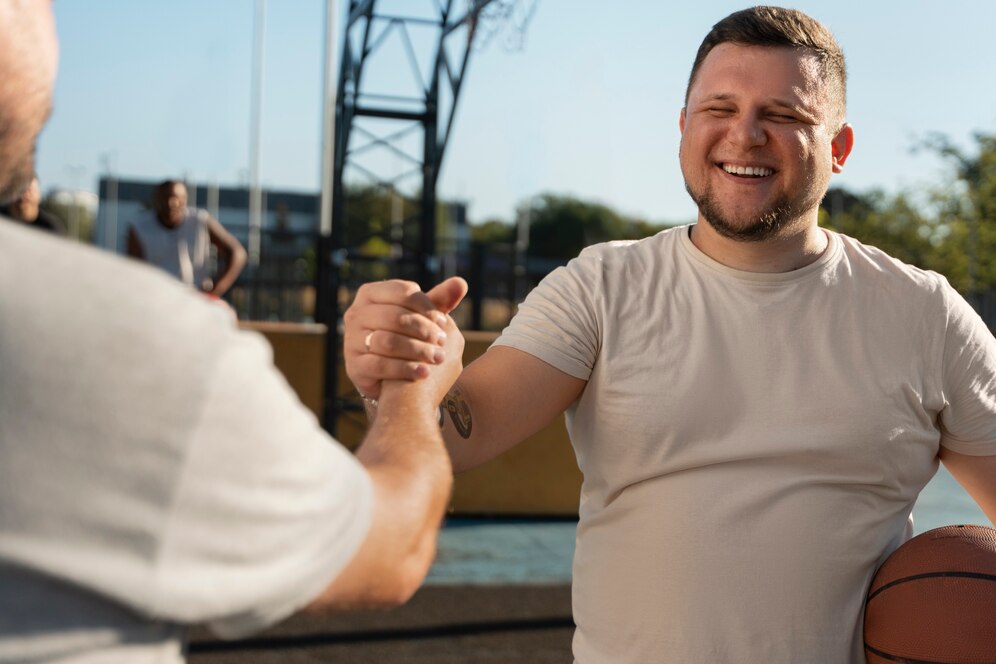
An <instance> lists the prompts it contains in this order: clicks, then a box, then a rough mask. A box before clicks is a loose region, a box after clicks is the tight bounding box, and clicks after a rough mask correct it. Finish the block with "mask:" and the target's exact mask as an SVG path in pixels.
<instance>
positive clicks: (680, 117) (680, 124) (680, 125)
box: [678, 106, 685, 134]
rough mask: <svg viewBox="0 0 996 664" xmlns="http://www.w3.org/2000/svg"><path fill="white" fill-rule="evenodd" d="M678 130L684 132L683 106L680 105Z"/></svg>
mask: <svg viewBox="0 0 996 664" xmlns="http://www.w3.org/2000/svg"><path fill="white" fill-rule="evenodd" d="M678 131H679V132H680V133H682V134H684V133H685V107H684V106H682V107H681V113H680V114H679V115H678Z"/></svg>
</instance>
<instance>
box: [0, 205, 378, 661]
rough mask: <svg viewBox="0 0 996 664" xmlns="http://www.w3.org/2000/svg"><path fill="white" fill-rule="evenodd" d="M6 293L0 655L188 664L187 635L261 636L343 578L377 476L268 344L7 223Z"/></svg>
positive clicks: (92, 253)
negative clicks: (195, 628)
mask: <svg viewBox="0 0 996 664" xmlns="http://www.w3.org/2000/svg"><path fill="white" fill-rule="evenodd" d="M29 276H30V278H26V277H29ZM0 283H3V284H5V286H4V287H3V288H2V289H0V662H25V661H32V662H34V661H39V662H41V661H46V662H47V661H59V662H73V663H76V662H80V663H83V662H97V661H99V662H101V663H110V662H122V663H124V662H127V663H128V664H134V663H137V662H159V663H164V662H174V661H178V660H179V659H180V648H181V637H182V633H183V632H182V629H183V626H184V625H189V624H192V623H206V624H208V625H209V626H211V627H212V628H213V629H214V631H216V632H217V633H218V634H220V635H222V636H241V635H245V634H248V633H250V632H252V631H254V630H258V629H261V628H263V627H266V626H268V625H271V624H273V623H274V622H276V621H278V620H280V619H282V618H285V617H286V616H288V615H289V614H291V613H292V612H294V611H295V610H297V609H299V608H300V607H301V606H303V605H304V604H306V603H307V602H309V601H310V600H311V599H313V598H314V597H315V596H316V595H317V594H318V593H319V592H320V591H322V590H323V589H324V588H325V587H326V585H327V584H328V583H329V582H330V581H331V580H332V579H333V578H334V577H335V576H336V575H337V574H338V572H339V571H341V570H342V569H343V568H344V567H345V565H346V564H347V563H348V562H349V560H350V559H351V557H352V555H353V554H354V553H355V551H356V550H357V548H358V547H359V545H360V543H361V542H362V541H363V539H364V537H365V536H366V532H367V529H368V528H369V524H370V517H371V510H372V502H373V498H372V489H371V486H370V482H369V478H368V477H367V475H366V473H365V472H364V470H363V469H362V467H360V465H359V463H358V462H357V461H356V460H355V459H354V458H353V456H352V455H351V454H350V453H349V452H348V451H347V450H345V449H344V448H343V447H341V446H340V445H338V444H337V443H336V442H335V441H334V440H332V439H331V438H330V437H329V436H328V435H327V434H326V433H325V432H324V431H322V429H321V427H319V425H318V422H317V421H316V419H315V418H314V416H313V415H312V414H311V413H310V412H309V411H308V410H307V409H306V408H305V407H304V406H303V405H302V404H301V402H300V401H299V400H298V399H297V397H296V396H295V395H294V393H293V391H292V390H291V388H290V386H288V385H287V383H286V381H285V380H284V379H283V377H282V376H281V375H280V374H279V373H278V372H277V370H276V369H275V368H274V366H273V362H272V359H271V351H270V348H269V346H268V345H267V344H266V342H265V341H264V340H263V339H262V338H261V337H259V336H258V335H256V334H250V333H243V332H240V331H239V330H238V329H237V328H236V326H235V324H234V321H233V319H232V316H231V315H230V313H229V312H227V311H224V310H222V309H221V308H220V307H219V306H218V305H217V304H215V303H211V302H208V300H207V299H206V298H204V297H202V296H200V295H197V294H195V293H192V292H191V291H190V289H188V288H186V287H184V286H182V285H180V284H179V283H176V282H175V281H173V280H172V279H170V278H169V277H167V276H166V275H164V274H162V273H161V272H160V271H158V270H155V269H154V268H151V267H149V266H145V265H141V264H139V263H137V262H135V261H128V260H125V259H121V258H117V257H114V256H111V255H109V254H107V253H106V252H99V251H96V250H94V249H91V248H87V247H82V246H81V245H79V244H76V243H70V242H66V241H64V240H60V239H57V238H53V237H50V236H47V235H45V234H42V233H36V232H34V231H32V230H31V229H26V228H23V227H20V226H15V225H14V224H10V223H6V222H5V221H3V220H0Z"/></svg>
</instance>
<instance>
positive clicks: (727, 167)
mask: <svg viewBox="0 0 996 664" xmlns="http://www.w3.org/2000/svg"><path fill="white" fill-rule="evenodd" d="M719 167H720V168H722V169H723V170H724V171H725V172H727V173H729V174H730V175H738V176H742V177H751V178H765V177H768V176H769V175H772V174H774V172H775V171H774V169H771V168H768V167H767V166H738V165H735V164H728V163H725V162H722V163H720V164H719Z"/></svg>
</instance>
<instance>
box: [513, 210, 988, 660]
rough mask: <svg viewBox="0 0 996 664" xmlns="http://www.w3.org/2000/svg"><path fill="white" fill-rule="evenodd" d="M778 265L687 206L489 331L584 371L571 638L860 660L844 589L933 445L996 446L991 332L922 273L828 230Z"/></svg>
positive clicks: (899, 512) (698, 656) (900, 517)
mask: <svg viewBox="0 0 996 664" xmlns="http://www.w3.org/2000/svg"><path fill="white" fill-rule="evenodd" d="M828 235H829V238H830V244H829V248H828V249H827V250H826V252H825V253H824V255H823V256H822V257H821V258H820V259H819V260H817V261H816V262H814V263H812V264H811V265H809V266H806V267H804V268H802V269H799V270H796V271H793V272H788V273H781V274H756V273H745V272H740V271H737V270H733V269H730V268H728V267H725V266H723V265H721V264H719V263H717V262H715V261H713V260H712V259H710V258H709V257H707V256H705V255H704V254H703V253H702V252H700V251H699V250H698V249H697V248H696V247H695V246H694V245H693V244H692V243H691V241H690V239H689V235H688V228H687V227H681V228H676V229H672V230H668V231H664V232H662V233H659V234H658V235H656V236H654V237H651V238H647V239H645V240H642V241H638V242H617V243H609V244H604V245H598V246H594V247H590V248H588V249H586V250H585V251H583V252H582V253H581V255H580V256H579V257H578V258H577V259H575V260H573V261H571V263H570V264H569V265H568V266H567V267H565V268H561V269H558V270H556V271H555V272H553V273H552V274H551V275H550V276H549V277H547V278H546V279H545V280H544V281H543V283H541V284H540V285H539V286H538V287H537V288H536V289H535V290H534V291H533V292H532V293H531V294H530V295H529V297H528V298H527V300H526V301H525V303H523V304H522V306H521V307H520V310H519V313H518V315H517V316H516V317H515V319H514V320H513V321H512V323H511V325H510V326H509V327H508V329H506V330H505V332H504V333H503V335H502V337H501V338H500V339H499V340H498V341H497V342H496V343H498V344H502V345H508V346H512V347H515V348H518V349H520V350H523V351H525V352H527V353H530V354H532V355H534V356H536V357H537V358H539V359H541V360H543V361H545V362H547V363H549V364H551V365H553V366H554V367H556V368H558V369H560V370H561V371H564V372H566V373H568V374H570V375H572V376H575V377H578V378H582V379H585V380H587V381H588V383H587V386H586V387H585V390H584V392H583V393H582V396H581V398H580V399H579V400H578V401H577V402H575V403H574V404H573V405H572V406H571V407H570V409H569V410H568V428H569V431H570V434H571V440H572V442H573V444H574V448H575V451H576V454H577V458H578V463H579V465H580V468H581V470H582V472H583V473H584V485H583V488H582V494H581V509H580V522H579V524H578V531H577V549H576V553H575V560H574V618H575V621H576V623H577V632H576V634H575V638H574V655H575V658H576V659H577V661H578V662H582V663H583V664H596V663H597V664H601V663H603V662H613V663H617V662H633V663H634V664H636V663H639V664H645V663H646V662H660V661H666V662H710V663H715V662H745V663H748V662H749V663H756V662H820V663H821V664H833V663H838V662H861V661H864V655H863V652H862V638H861V631H862V623H861V621H862V603H863V599H864V596H865V590H866V588H867V586H868V584H869V582H870V579H871V576H872V574H873V573H874V571H875V569H876V567H877V565H878V564H879V563H880V562H881V561H882V560H883V559H884V558H885V557H886V556H887V555H888V554H889V553H890V552H891V551H893V550H894V549H895V548H896V547H897V546H898V545H899V544H900V543H901V542H902V541H903V540H904V538H906V537H908V528H907V526H908V518H909V515H910V512H911V509H912V506H913V502H914V501H915V500H916V497H917V494H918V493H919V491H920V490H921V489H922V488H923V486H924V485H925V484H926V483H927V481H928V480H929V479H930V478H931V476H932V475H933V474H934V472H935V470H936V469H937V463H938V462H937V452H938V446H939V445H941V444H943V445H945V446H947V447H949V448H950V449H952V450H955V451H957V452H961V453H964V454H971V455H992V454H996V342H994V340H993V337H992V335H991V334H990V332H989V331H988V330H987V329H986V328H985V326H984V325H983V323H982V322H981V320H980V319H979V318H978V316H976V315H975V313H974V312H973V311H972V310H971V308H970V307H969V306H968V305H967V304H966V303H965V302H964V300H963V299H962V298H960V297H959V296H958V295H957V294H956V293H955V292H954V291H953V290H952V289H951V288H950V287H949V286H948V284H947V282H946V281H945V280H944V279H943V278H942V277H940V276H939V275H937V274H934V273H931V272H925V271H923V270H919V269H917V268H914V267H910V266H908V265H904V264H902V263H900V262H898V261H896V260H894V259H892V258H890V257H888V256H886V255H885V254H883V253H882V252H881V251H879V250H877V249H874V248H871V247H867V246H864V245H862V244H860V243H858V242H857V241H855V240H853V239H851V238H848V237H845V236H841V235H838V234H835V233H828Z"/></svg>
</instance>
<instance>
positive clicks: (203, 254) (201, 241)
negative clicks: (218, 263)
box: [131, 207, 211, 289]
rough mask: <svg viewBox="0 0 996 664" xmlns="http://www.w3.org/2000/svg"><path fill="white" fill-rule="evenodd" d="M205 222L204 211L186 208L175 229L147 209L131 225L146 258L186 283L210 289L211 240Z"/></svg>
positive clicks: (206, 216)
mask: <svg viewBox="0 0 996 664" xmlns="http://www.w3.org/2000/svg"><path fill="white" fill-rule="evenodd" d="M207 222H208V214H207V212H206V211H204V210H198V209H196V208H190V207H188V208H187V210H186V213H185V214H184V217H183V222H182V223H181V224H180V225H179V226H177V227H176V228H167V227H166V226H164V225H163V224H162V223H160V222H159V220H158V219H157V218H156V215H155V212H151V211H150V212H148V213H146V214H145V215H143V216H141V217H140V218H139V219H137V220H136V221H134V222H132V225H131V226H132V228H133V229H134V230H135V234H136V235H137V236H138V240H139V242H140V243H141V244H142V251H143V253H144V255H145V260H146V261H148V262H149V263H151V264H153V265H156V266H158V267H160V268H162V269H163V270H165V271H166V272H169V273H170V274H172V275H173V276H174V277H176V278H177V279H179V280H180V281H182V282H183V283H185V284H187V285H188V286H193V287H194V288H199V289H210V286H211V274H210V270H209V265H208V261H209V258H210V249H211V242H210V235H209V234H208V227H207Z"/></svg>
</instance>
